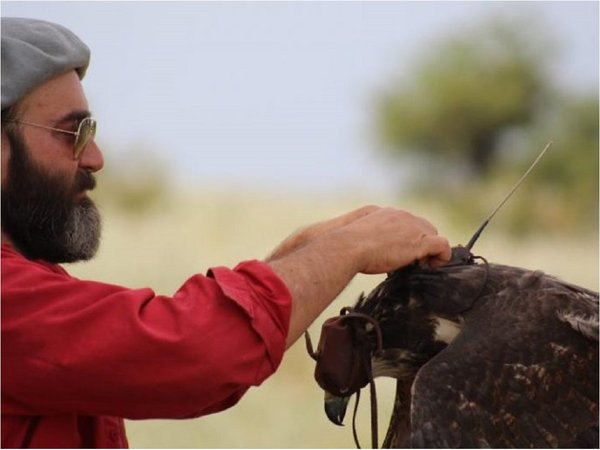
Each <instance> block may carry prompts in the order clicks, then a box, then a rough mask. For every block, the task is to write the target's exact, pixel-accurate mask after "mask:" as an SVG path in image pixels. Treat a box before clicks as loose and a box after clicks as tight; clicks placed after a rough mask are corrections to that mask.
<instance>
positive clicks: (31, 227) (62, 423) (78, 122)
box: [1, 18, 450, 448]
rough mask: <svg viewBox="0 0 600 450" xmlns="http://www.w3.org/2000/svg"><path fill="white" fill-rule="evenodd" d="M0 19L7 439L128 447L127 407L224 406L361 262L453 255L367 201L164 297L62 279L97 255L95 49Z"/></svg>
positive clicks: (386, 268) (403, 216) (144, 410)
mask: <svg viewBox="0 0 600 450" xmlns="http://www.w3.org/2000/svg"><path fill="white" fill-rule="evenodd" d="M1 33H2V446H3V447H63V448H66V447H104V448H109V447H126V446H127V439H126V436H125V430H124V426H123V418H129V419H150V418H175V419H181V418H189V417H198V416H201V415H205V414H210V413H214V412H217V411H221V410H223V409H225V408H228V407H230V406H232V405H234V404H235V403H236V402H237V401H238V400H239V399H240V398H241V396H242V395H243V394H244V393H245V392H246V391H247V389H248V388H249V387H250V386H256V385H259V384H260V383H261V382H262V381H263V380H264V379H265V378H267V377H268V376H270V375H271V374H272V373H273V372H274V371H275V370H276V369H277V367H278V365H279V363H280V361H281V358H282V355H283V353H284V351H285V350H286V348H288V347H289V346H291V345H292V344H293V343H294V342H295V341H296V340H297V338H298V337H299V336H300V335H301V334H302V333H303V331H304V330H305V329H306V328H307V327H308V326H309V325H310V323H311V322H312V321H313V320H314V319H315V318H316V317H317V316H318V315H319V314H320V313H321V312H322V311H323V309H324V308H325V307H326V306H327V305H329V303H331V302H332V301H333V299H334V298H335V297H336V296H337V295H338V294H339V292H340V291H341V290H342V289H343V288H344V286H345V285H346V284H347V283H348V282H349V281H350V280H351V279H352V277H353V276H354V275H355V274H357V273H359V272H362V273H385V272H390V271H392V270H394V269H397V268H399V267H402V266H404V265H407V264H409V263H412V262H414V261H415V260H428V261H429V263H430V264H432V265H434V266H435V265H439V264H442V263H443V262H444V261H447V260H448V259H449V257H450V247H449V244H448V242H447V240H446V239H445V238H443V237H441V236H438V235H437V231H436V229H435V228H434V227H433V226H432V225H431V224H430V223H429V222H428V221H426V220H424V219H422V218H419V217H416V216H413V215H412V214H410V213H408V212H406V211H401V210H396V209H392V208H379V207H375V206H367V207H364V208H361V209H359V210H356V211H352V212H349V213H348V214H345V215H343V216H340V217H337V218H334V219H331V220H328V221H324V222H322V223H319V224H316V225H313V226H310V227H307V228H305V229H303V230H301V231H299V232H297V233H295V234H293V235H291V236H290V237H289V238H288V239H286V240H285V241H284V242H283V243H281V244H280V245H279V246H278V247H277V248H276V250H275V251H274V252H273V253H272V254H271V256H270V257H269V258H267V259H266V260H263V261H260V260H251V261H244V262H241V263H240V264H239V265H237V266H236V267H235V268H233V269H230V268H225V267H214V268H212V269H210V270H209V271H208V274H207V275H201V274H198V275H194V276H193V277H191V278H189V279H188V280H187V281H185V282H184V283H183V284H182V285H181V287H180V289H179V290H177V292H175V293H174V295H173V296H172V297H165V296H158V295H156V294H155V293H154V292H153V291H152V290H151V289H149V288H147V289H128V288H126V287H122V286H116V285H111V284H107V283H101V282H96V281H91V280H79V279H76V278H74V277H71V276H70V275H69V274H68V273H67V272H66V271H65V270H64V269H63V268H62V267H61V266H60V265H59V263H65V262H75V261H82V260H88V259H90V258H92V257H93V256H94V254H95V252H96V250H97V248H98V243H99V239H100V216H99V214H98V211H97V209H96V207H95V205H94V203H93V201H92V200H91V199H90V198H89V197H88V192H89V191H91V190H92V189H93V188H94V186H95V179H94V175H93V174H94V173H95V172H97V171H99V170H100V169H102V166H103V158H102V153H101V151H100V149H99V148H98V146H97V145H96V143H95V141H94V137H95V132H96V121H95V120H94V119H93V118H92V117H91V113H90V112H89V106H88V103H87V100H86V97H85V94H84V91H83V88H82V84H81V79H82V78H83V77H84V75H85V72H86V70H87V67H88V64H89V59H90V51H89V49H88V47H87V46H86V45H85V44H84V43H83V42H81V40H80V39H79V38H78V37H77V36H75V35H74V34H73V33H72V32H71V31H69V30H67V29H66V28H64V27H62V26H60V25H57V24H53V23H49V22H44V21H39V20H33V19H20V18H2V27H1Z"/></svg>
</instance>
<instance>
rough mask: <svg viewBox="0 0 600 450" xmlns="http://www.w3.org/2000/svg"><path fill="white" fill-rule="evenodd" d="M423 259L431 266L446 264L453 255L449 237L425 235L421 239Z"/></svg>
mask: <svg viewBox="0 0 600 450" xmlns="http://www.w3.org/2000/svg"><path fill="white" fill-rule="evenodd" d="M421 245H422V257H421V258H420V260H421V261H423V260H424V261H426V262H427V263H428V265H429V266H430V267H431V268H434V269H435V268H436V267H440V266H442V265H444V264H445V263H447V262H448V261H450V258H451V257H452V249H451V247H450V243H449V242H448V239H446V238H445V237H443V236H438V235H435V234H428V235H425V236H424V237H423V239H422V241H421Z"/></svg>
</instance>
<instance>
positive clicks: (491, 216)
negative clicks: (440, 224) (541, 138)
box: [465, 141, 552, 250]
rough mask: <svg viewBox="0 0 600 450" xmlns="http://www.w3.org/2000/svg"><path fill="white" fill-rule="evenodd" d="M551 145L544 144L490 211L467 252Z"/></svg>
mask: <svg viewBox="0 0 600 450" xmlns="http://www.w3.org/2000/svg"><path fill="white" fill-rule="evenodd" d="M551 145H552V141H550V142H548V143H547V144H546V146H545V147H544V150H542V151H541V153H540V154H539V155H538V156H537V158H535V161H533V162H532V163H531V165H530V166H529V169H527V171H526V172H525V173H524V174H523V176H522V177H521V178H520V179H519V181H517V182H516V184H515V185H514V186H513V188H512V189H511V190H510V192H509V193H508V194H506V195H505V196H504V198H503V199H502V201H501V202H500V203H499V204H498V206H496V208H495V209H494V210H493V211H492V213H491V214H490V215H489V216H488V218H487V219H485V220H484V221H483V223H482V224H481V226H480V227H479V229H478V230H477V231H476V232H475V234H474V235H473V237H472V238H471V240H470V241H469V243H468V244H467V245H466V246H465V248H466V249H467V250H471V248H473V245H475V242H476V241H477V239H479V235H481V232H482V231H483V230H484V228H485V227H486V226H487V224H488V223H490V220H492V218H493V217H494V216H495V215H496V213H497V212H498V211H499V210H500V208H502V206H503V205H504V204H505V203H506V201H507V200H508V199H509V198H510V197H511V196H512V195H513V194H514V193H515V191H516V190H517V189H518V188H519V186H521V183H523V181H524V180H525V178H527V176H528V175H529V172H531V171H532V170H533V168H534V167H535V166H536V165H537V163H538V162H539V161H540V159H542V156H544V153H546V150H548V149H549V148H550V146H551Z"/></svg>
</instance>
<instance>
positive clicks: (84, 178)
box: [74, 169, 96, 193]
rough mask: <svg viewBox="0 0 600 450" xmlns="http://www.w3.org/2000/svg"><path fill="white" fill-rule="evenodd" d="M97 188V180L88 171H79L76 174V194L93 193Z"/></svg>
mask: <svg viewBox="0 0 600 450" xmlns="http://www.w3.org/2000/svg"><path fill="white" fill-rule="evenodd" d="M95 188H96V178H95V177H94V175H92V173H91V172H88V171H87V170H82V169H80V170H78V171H77V173H76V174H75V183H74V190H75V193H79V192H83V191H91V190H93V189H95Z"/></svg>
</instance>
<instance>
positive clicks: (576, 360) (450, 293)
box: [307, 246, 599, 448]
mask: <svg viewBox="0 0 600 450" xmlns="http://www.w3.org/2000/svg"><path fill="white" fill-rule="evenodd" d="M307 344H309V352H310V353H311V354H312V355H313V357H314V358H315V359H316V360H317V365H316V369H315V378H316V380H317V382H318V383H319V385H320V386H321V387H322V388H323V389H324V390H325V391H326V394H325V411H326V413H327V416H328V417H329V419H330V420H331V421H333V422H334V423H336V424H338V425H339V424H341V423H342V421H343V419H344V416H345V412H346V406H347V403H348V399H349V398H350V396H352V395H353V394H355V393H359V392H360V389H361V388H363V387H365V386H367V385H368V384H371V386H372V394H373V393H374V392H373V391H374V384H373V382H372V380H373V378H376V377H380V376H386V377H393V378H395V379H396V380H397V381H396V394H395V400H394V406H393V409H392V415H391V419H390V424H389V427H388V431H387V434H386V436H385V439H384V442H383V447H385V448H399V447H417V448H440V447H444V448H481V447H486V448H487V447H495V448H515V447H517V448H562V447H569V448H591V447H593V448H598V445H599V439H598V293H597V292H595V291H592V290H588V289H585V288H582V287H579V286H576V285H573V284H570V283H567V282H564V281H561V280H560V279H558V278H556V277H554V276H550V275H547V274H544V273H543V272H541V271H537V270H527V269H523V268H518V267H512V266H508V265H501V264H492V263H488V262H487V261H486V260H484V259H481V260H477V259H476V258H474V257H473V255H472V254H471V253H470V251H468V250H466V249H465V248H464V247H460V246H458V247H455V248H454V249H453V257H452V260H451V262H450V263H449V264H447V265H445V266H442V267H439V268H435V269H433V268H428V267H423V266H420V265H418V264H415V265H413V266H410V267H408V268H404V269H401V270H398V271H395V272H393V273H390V274H388V277H387V278H386V279H385V280H384V281H383V282H382V283H381V284H379V285H378V286H377V287H376V288H375V289H374V290H373V291H371V292H370V293H369V294H368V295H364V294H363V295H361V297H360V298H359V299H358V302H357V303H356V304H355V306H354V307H352V308H344V309H343V310H342V313H341V314H340V316H338V317H334V318H331V319H329V320H328V321H326V322H325V323H324V325H323V330H322V334H321V339H320V341H319V345H318V349H317V351H316V352H313V351H312V345H311V344H310V342H309V341H307ZM375 409H376V407H375ZM374 425H375V428H376V423H375V424H374ZM355 440H357V439H356V434H355ZM376 441H377V439H376V438H375V439H374V444H373V445H374V446H376V445H377V442H376ZM357 445H358V441H357Z"/></svg>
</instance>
